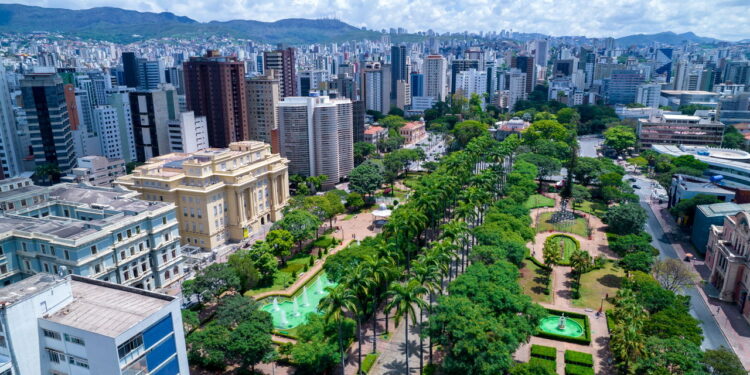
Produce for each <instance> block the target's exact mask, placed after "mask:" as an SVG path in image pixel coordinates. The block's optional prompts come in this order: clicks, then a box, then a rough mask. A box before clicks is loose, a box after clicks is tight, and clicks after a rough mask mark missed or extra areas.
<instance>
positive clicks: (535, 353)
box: [531, 344, 567, 360]
mask: <svg viewBox="0 0 750 375" xmlns="http://www.w3.org/2000/svg"><path fill="white" fill-rule="evenodd" d="M566 353H567V352H566ZM531 356H532V357H538V358H547V359H551V360H555V359H557V349H555V348H553V347H551V346H542V345H536V344H534V345H531ZM566 358H567V354H566Z"/></svg>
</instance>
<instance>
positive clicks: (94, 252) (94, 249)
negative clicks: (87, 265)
mask: <svg viewBox="0 0 750 375" xmlns="http://www.w3.org/2000/svg"><path fill="white" fill-rule="evenodd" d="M117 236H118V237H119V236H120V235H119V234H118V235H117ZM94 254H96V245H94V246H91V255H94Z"/></svg>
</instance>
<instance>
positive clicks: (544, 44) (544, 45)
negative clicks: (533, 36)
mask: <svg viewBox="0 0 750 375" xmlns="http://www.w3.org/2000/svg"><path fill="white" fill-rule="evenodd" d="M534 49H535V50H536V53H535V54H534V56H535V60H536V65H537V66H540V67H546V66H547V61H548V60H549V41H548V40H547V39H540V40H537V41H536V42H535V46H534Z"/></svg>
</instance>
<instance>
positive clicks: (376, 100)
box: [362, 63, 390, 112]
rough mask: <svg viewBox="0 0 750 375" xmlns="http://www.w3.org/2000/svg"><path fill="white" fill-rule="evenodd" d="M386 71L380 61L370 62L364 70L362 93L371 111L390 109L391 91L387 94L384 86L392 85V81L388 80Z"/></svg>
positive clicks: (367, 107) (366, 105)
mask: <svg viewBox="0 0 750 375" xmlns="http://www.w3.org/2000/svg"><path fill="white" fill-rule="evenodd" d="M384 71H385V69H383V68H382V66H381V65H380V63H368V64H367V65H365V69H364V71H363V72H362V93H363V96H364V99H365V108H366V109H367V110H369V111H378V112H387V111H388V109H389V107H388V106H389V104H390V93H389V94H388V96H385V92H384V90H383V87H384V86H386V85H387V86H388V87H390V83H389V82H386V80H385V77H384V75H385V73H384Z"/></svg>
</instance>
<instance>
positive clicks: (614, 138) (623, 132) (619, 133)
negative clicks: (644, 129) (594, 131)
mask: <svg viewBox="0 0 750 375" xmlns="http://www.w3.org/2000/svg"><path fill="white" fill-rule="evenodd" d="M635 142H636V137H635V131H634V130H633V129H632V128H629V127H627V126H622V125H620V126H613V127H611V128H609V129H607V130H606V131H605V132H604V144H605V145H606V146H607V147H610V148H612V149H613V150H615V151H617V152H618V153H621V152H623V151H625V150H627V149H628V148H630V147H635Z"/></svg>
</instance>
